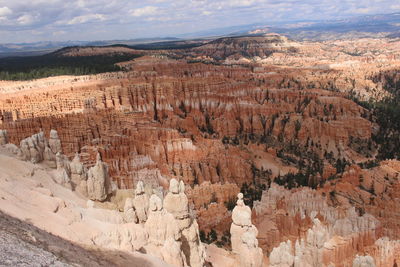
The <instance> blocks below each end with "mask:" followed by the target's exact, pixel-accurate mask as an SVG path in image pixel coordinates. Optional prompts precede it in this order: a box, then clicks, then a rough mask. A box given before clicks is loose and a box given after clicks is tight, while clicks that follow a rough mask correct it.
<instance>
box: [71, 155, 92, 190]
mask: <svg viewBox="0 0 400 267" xmlns="http://www.w3.org/2000/svg"><path fill="white" fill-rule="evenodd" d="M69 168H70V170H71V183H72V187H73V188H74V189H75V190H76V191H78V192H79V193H81V194H82V195H84V196H87V172H88V171H87V169H86V167H85V166H84V165H83V164H82V163H81V158H80V156H79V154H78V153H76V154H75V157H74V159H73V160H72V162H71V163H70V164H69Z"/></svg>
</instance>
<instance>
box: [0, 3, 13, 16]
mask: <svg viewBox="0 0 400 267" xmlns="http://www.w3.org/2000/svg"><path fill="white" fill-rule="evenodd" d="M12 13H13V12H12V10H11V9H9V8H8V7H6V6H4V7H0V17H7V16H8V15H11V14H12Z"/></svg>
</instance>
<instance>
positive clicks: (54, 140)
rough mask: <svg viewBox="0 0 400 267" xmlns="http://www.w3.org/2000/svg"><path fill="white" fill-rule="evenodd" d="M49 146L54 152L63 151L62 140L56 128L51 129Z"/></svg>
mask: <svg viewBox="0 0 400 267" xmlns="http://www.w3.org/2000/svg"><path fill="white" fill-rule="evenodd" d="M49 147H50V149H51V151H52V152H53V153H54V154H57V153H58V152H60V153H62V148H61V141H60V138H59V137H58V133H57V131H56V130H51V131H50V139H49Z"/></svg>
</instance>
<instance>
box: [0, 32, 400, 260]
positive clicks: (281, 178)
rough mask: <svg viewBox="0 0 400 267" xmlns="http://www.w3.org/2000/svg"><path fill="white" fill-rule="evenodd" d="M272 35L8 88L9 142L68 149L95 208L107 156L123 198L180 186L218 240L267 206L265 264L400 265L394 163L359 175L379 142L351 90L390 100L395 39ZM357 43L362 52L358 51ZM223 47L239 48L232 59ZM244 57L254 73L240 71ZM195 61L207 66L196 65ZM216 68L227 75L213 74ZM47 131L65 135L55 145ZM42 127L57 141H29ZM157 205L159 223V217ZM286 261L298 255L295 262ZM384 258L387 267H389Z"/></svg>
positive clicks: (4, 90)
mask: <svg viewBox="0 0 400 267" xmlns="http://www.w3.org/2000/svg"><path fill="white" fill-rule="evenodd" d="M274 38H275V37H273V36H272V37H268V38H264V39H263V41H260V40H258V39H257V38H256V39H251V40H250V39H249V40H233V41H232V42H231V40H219V41H218V42H214V43H209V44H207V45H205V46H201V47H198V48H194V49H191V50H183V51H182V50H180V51H161V52H160V53H162V54H163V55H162V56H161V55H158V56H144V57H141V58H138V59H135V60H133V61H130V62H124V63H120V65H121V66H123V67H125V68H126V69H127V71H126V72H119V73H106V74H99V75H93V76H81V77H57V78H48V79H42V80H37V81H29V82H15V83H13V82H1V83H0V129H2V130H3V131H0V144H3V143H6V142H8V141H9V142H11V143H13V144H17V145H20V144H21V146H22V143H23V146H24V147H25V148H26V151H28V150H29V151H30V149H31V147H32V146H33V147H39V148H40V149H43V151H42V150H40V151H42V152H40V153H42V154H43V155H47V157H48V158H49V159H50V158H51V160H52V161H54V164H56V163H57V162H56V161H57V160H56V154H57V152H61V151H62V153H64V154H65V157H67V159H68V160H70V161H72V163H71V164H72V165H71V166H70V170H69V173H68V171H66V172H67V176H68V174H69V176H68V177H70V179H71V180H70V181H69V180H68V181H66V183H68V184H70V186H71V187H72V188H78V189H79V188H80V190H81V194H83V195H85V194H89V195H91V196H92V198H94V199H95V200H104V199H106V195H107V193H108V191H107V190H106V191H107V192H106V191H101V190H97V189H95V188H96V186H95V185H96V184H97V181H98V180H97V179H93V177H94V176H93V173H100V174H102V175H100V174H99V176H102V177H103V178H104V173H105V169H104V168H103V167H101V166H102V165H101V164H100V165H101V166H100V165H99V160H98V157H100V158H101V162H102V163H104V164H107V166H108V170H107V174H108V175H109V178H110V180H112V183H113V184H115V187H117V188H119V189H132V188H135V187H136V185H137V184H138V182H139V181H145V182H146V184H151V185H152V186H153V187H154V188H155V187H157V186H162V187H164V188H165V189H166V188H168V186H169V182H170V180H171V179H172V178H175V179H177V180H182V181H183V182H184V184H186V187H185V189H184V191H185V192H186V194H187V201H188V205H189V206H191V207H192V208H193V210H195V211H196V213H197V222H198V224H199V228H200V229H201V230H203V231H205V233H209V232H210V230H211V229H216V231H217V235H218V240H219V241H221V240H222V239H221V238H222V235H223V234H224V233H225V232H226V231H227V230H229V227H230V225H231V222H232V220H231V210H232V209H233V207H234V203H235V200H236V196H237V194H238V193H239V191H242V192H243V193H244V198H243V199H244V201H245V203H246V204H247V205H250V206H252V205H253V201H255V200H260V199H261V201H260V203H257V202H254V203H255V204H254V208H253V216H254V218H253V219H254V222H255V225H256V226H257V228H258V229H259V235H258V244H259V246H260V247H261V248H262V249H263V252H264V254H266V255H268V256H270V254H271V253H272V251H274V250H275V252H274V253H273V254H272V261H271V259H270V264H272V265H274V264H275V265H276V266H279V264H283V263H282V262H280V261H281V260H282V259H285V261H288V262H286V263H285V264H288V265H289V266H290V264H292V263H293V264H303V263H308V264H311V265H310V266H318V264H322V263H323V264H326V265H327V266H328V265H329V264H330V263H332V264H335V266H342V265H340V259H341V258H343V259H345V261H344V263H343V264H344V265H343V266H350V265H351V264H353V261H354V259H355V258H356V255H357V254H359V256H360V257H361V256H362V255H361V254H363V253H364V254H368V255H371V256H372V257H373V258H374V261H375V264H378V266H386V265H384V264H390V263H389V261H392V260H395V259H397V260H398V255H397V254H396V253H391V252H390V251H392V250H390V249H392V248H393V251H396V248H397V247H396V246H398V245H396V244H397V243H396V242H397V241H395V240H398V239H399V235H400V233H399V229H400V227H399V225H398V222H399V221H400V220H399V218H398V214H399V207H398V201H397V202H396V201H390V200H392V199H396V198H400V197H399V196H398V191H399V190H398V189H399V181H398V173H399V171H400V170H399V167H398V162H397V161H385V162H381V163H380V166H378V167H374V168H370V169H362V168H360V167H359V166H357V165H356V164H357V163H365V162H368V161H369V160H374V159H375V156H376V154H377V144H376V143H375V142H374V140H372V138H371V137H372V136H373V134H374V133H376V132H377V131H378V130H379V126H378V125H377V124H376V123H374V122H372V121H373V118H372V117H373V116H372V114H371V113H370V112H369V111H368V110H366V109H364V108H363V107H361V106H359V105H357V104H356V103H355V102H353V101H351V100H350V99H349V97H348V92H350V91H354V92H356V94H358V95H360V96H362V97H365V98H369V97H377V98H381V97H384V96H388V95H390V94H391V93H392V92H389V91H387V90H385V88H384V87H385V84H387V83H388V82H387V80H388V78H387V75H386V74H387V73H389V74H390V75H392V74H393V73H392V72H390V71H389V72H387V69H391V68H394V67H396V66H397V64H399V62H398V59H399V58H398V56H397V54H396V51H399V42H398V41H395V42H390V43H388V42H387V41H381V40H375V41H374V40H362V41H354V42H353V43H351V42H347V43H346V42H339V41H335V42H333V41H332V42H329V43H324V44H319V43H302V44H294V43H291V42H289V41H288V40H286V39H281V38H278V39H279V40H274ZM271 40H272V41H271ZM275 44H276V45H275ZM354 44H358V45H359V46H360V51H358V52H357V53H355V51H353V50H351V49H350V47H351V46H352V45H354ZM385 44H387V45H388V46H387V51H386V52H385V51H384V49H383V48H382V47H383V46H384V45H385ZM223 46H227V47H229V49H227V50H225V52H224V53H225V54H224V53H222V52H223V51H224V50H223V49H222V47H223ZM369 46H370V47H373V49H375V50H377V51H380V52H379V53H380V54H373V53H372V52H371V49H370V50H368V49H369V48H368V47H369ZM294 47H295V49H293V48H294ZM152 53H154V52H151V53H149V54H152ZM360 53H361V54H360ZM165 54H167V55H168V56H169V57H166V56H165ZM201 54H202V55H203V56H205V57H201V56H200V58H197V57H199V55H201ZM313 57H314V61H313ZM171 58H175V59H171ZM177 58H180V59H177ZM210 58H213V60H210ZM242 58H245V59H246V60H245V61H243V62H242V63H244V64H236V63H241V62H239V61H240V60H241V59H242ZM315 58H317V60H316V59H315ZM193 59H196V61H200V62H198V63H188V62H190V61H188V60H193ZM210 61H212V62H214V63H223V64H221V65H218V64H215V65H214V64H205V63H204V62H210ZM201 62H203V63H201ZM232 63H235V64H232ZM379 73H383V74H379ZM389 74H388V75H389ZM379 75H380V76H379ZM392 76H393V75H392ZM389 79H390V78H389ZM394 81H397V80H396V79H394ZM367 88H368V89H367ZM51 129H54V130H56V131H57V138H55V136H54V134H53V137H54V138H53V137H52V136H51V134H50V135H49V134H48V133H50V130H51ZM40 130H42V131H43V134H41V135H40V136H36V137H35V138H36V139H37V140H39V139H40V140H42V139H43V138H46V139H49V140H52V139H54V140H59V141H60V143H58V141H54V142H53V143H54V144H53V145H47V144H45V143H44V144H43V145H41V144H40V145H39V143H41V142H39V141H40V140H39V141H37V142H36V141H35V142H36V143H38V144H37V145H35V143H34V142H33V141H32V140H31V141H32V142H33V143H32V142H28V141H29V140H25V139H26V138H27V137H29V136H32V135H33V134H34V133H37V132H40ZM35 138H33V140H36V139H35ZM31 139H32V138H31ZM23 140H25V141H23ZM22 141H23V142H22ZM21 142H22V143H21ZM31 143H32V145H31ZM46 147H49V149H47V152H48V153H47V154H46V153H44V152H45V150H46ZM53 150H59V151H53ZM50 152H52V153H50ZM77 152H78V153H79V159H78V158H76V159H74V160H73V158H74V157H76V156H75V155H76V153H77ZM40 153H39V155H42V154H40ZM98 153H99V155H100V156H97V155H98ZM30 155H31V154H30ZM36 157H38V155H36V154H35V155H34V156H33V158H36ZM43 157H44V156H43ZM31 158H32V157H31V156H30V158H29V159H31ZM96 158H97V160H96ZM59 162H63V159H62V158H60V157H59ZM96 166H97V167H96ZM99 166H100V167H99ZM89 170H92V171H91V173H92V174H91V176H90V177H91V178H90V179H89V178H88V175H89V174H88V173H89ZM63 177H64V178H65V177H66V176H65V175H64V176H61V178H62V179H63ZM61 178H60V179H61ZM64 180H65V179H64ZM99 180H104V179H99ZM85 183H86V184H85ZM87 183H90V185H92V189H93V190H91V192H88V191H87V188H88V184H87ZM274 183H278V184H280V185H283V186H286V187H287V188H296V187H300V186H308V187H311V188H314V190H312V189H291V190H287V189H283V187H279V186H276V185H274ZM263 190H267V191H264V193H262V191H263ZM100 191H101V192H100ZM261 197H262V198H261ZM155 201H156V200H155ZM156 202H157V201H156ZM132 203H133V202H132ZM132 203H128V204H127V205H126V212H127V217H129V218H130V219H131V220H133V221H134V220H136V219H137V220H138V221H140V220H141V219H140V218H136V219H135V217H134V216H133V215H132V214H130V213H129V212H130V211H132V207H134V204H132ZM155 206H156V207H155V208H154V209H153V211H154V213H155V214H154V216H158V217H160V216H162V215H161V213H162V212H161V210H160V209H161V207H158V206H157V205H155ZM160 212H161V213H160ZM182 229H183V227H182ZM185 229H186V228H185ZM245 239H246V238H245ZM247 239H248V240H252V238H250V237H249V238H247ZM247 239H246V240H247ZM309 240H312V241H309ZM175 241H176V240H175ZM289 241H290V242H289ZM193 242H195V241H193ZM246 242H247V241H246ZM282 242H285V243H284V244H282ZM248 245H249V247H252V246H253V245H254V242H250V243H249V244H248ZM187 246H189V247H190V245H189V244H188V245H187ZM222 246H225V247H229V244H227V242H225V243H224V244H222ZM385 247H389V248H390V249H389V250H384V248H385ZM279 251H283V252H282V253H283V254H282V253H280V252H279ZM199 253H200V252H199ZM385 253H386V254H385ZM364 254H363V255H364ZM282 255H292V256H293V262H292V260H291V257H290V256H287V257H286V256H284V257H283V256H282ZM310 255H312V256H310ZM379 255H387V256H386V258H387V259H390V260H388V261H387V262H388V263H384V257H383V256H379ZM396 257H397V258H396ZM185 260H186V261H189V260H190V259H188V258H186V259H185ZM193 260H194V261H195V259H193ZM363 260H365V259H364V258H363V259H359V260H356V261H355V262H356V264H358V263H359V262H363ZM296 262H297V263H296ZM378 262H381V263H378ZM277 264H278V265H277ZM349 264H350V265H349ZM379 264H383V265H379ZM298 266H305V265H298ZM388 266H389V265H388Z"/></svg>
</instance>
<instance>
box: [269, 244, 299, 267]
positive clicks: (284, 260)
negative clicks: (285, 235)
mask: <svg viewBox="0 0 400 267" xmlns="http://www.w3.org/2000/svg"><path fill="white" fill-rule="evenodd" d="M269 264H270V266H271V267H292V266H293V264H294V255H293V252H292V242H290V240H288V241H287V242H282V243H281V244H280V245H279V247H276V248H274V249H273V250H272V251H271V254H270V255H269Z"/></svg>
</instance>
